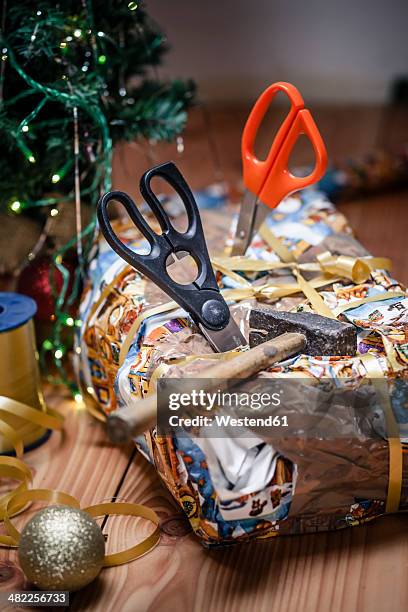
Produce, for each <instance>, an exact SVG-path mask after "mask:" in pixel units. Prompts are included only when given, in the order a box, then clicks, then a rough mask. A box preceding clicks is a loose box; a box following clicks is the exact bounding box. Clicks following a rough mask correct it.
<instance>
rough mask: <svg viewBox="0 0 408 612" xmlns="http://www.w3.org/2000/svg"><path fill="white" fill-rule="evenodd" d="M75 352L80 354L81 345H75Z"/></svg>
mask: <svg viewBox="0 0 408 612" xmlns="http://www.w3.org/2000/svg"><path fill="white" fill-rule="evenodd" d="M75 352H76V354H77V355H80V354H81V353H82V349H81V347H80V346H77V347H76V348H75Z"/></svg>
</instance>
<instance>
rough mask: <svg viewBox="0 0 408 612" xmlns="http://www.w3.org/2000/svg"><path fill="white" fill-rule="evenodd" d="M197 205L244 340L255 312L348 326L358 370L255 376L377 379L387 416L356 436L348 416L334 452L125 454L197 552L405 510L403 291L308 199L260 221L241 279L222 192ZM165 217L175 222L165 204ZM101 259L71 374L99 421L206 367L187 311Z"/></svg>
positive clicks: (231, 445)
mask: <svg viewBox="0 0 408 612" xmlns="http://www.w3.org/2000/svg"><path fill="white" fill-rule="evenodd" d="M197 200H198V204H199V206H200V208H201V210H202V216H203V223H204V228H205V229H206V231H207V242H208V245H209V251H210V255H213V254H215V256H214V267H215V270H216V272H217V280H218V281H219V284H220V287H221V288H222V290H223V291H224V295H225V297H226V299H227V300H228V302H229V304H230V308H231V312H232V314H233V316H234V318H235V320H236V321H237V323H238V324H239V325H240V327H241V330H242V331H243V333H244V334H245V335H246V336H247V337H248V315H249V311H250V308H251V305H253V304H254V303H256V301H257V300H259V301H261V302H263V303H267V304H270V305H271V307H273V308H278V309H281V310H292V311H296V310H300V311H301V310H306V311H313V310H316V308H323V311H322V312H325V309H329V310H330V312H331V313H334V314H335V315H336V316H338V317H339V318H341V319H343V320H345V321H348V322H350V323H352V324H354V325H356V326H357V329H358V353H357V355H356V356H355V357H332V356H330V355H322V356H319V357H310V356H308V355H298V356H295V357H293V358H291V359H289V360H287V361H285V362H284V363H283V364H281V365H279V366H275V367H272V368H271V369H270V371H268V372H263V373H260V374H259V376H261V377H262V376H272V377H283V378H285V377H286V378H287V377H299V378H300V377H307V378H309V379H312V380H313V381H314V382H315V383H316V384H317V385H319V384H320V383H321V382H324V380H325V379H327V378H329V379H335V380H336V381H340V383H338V384H342V382H341V381H344V384H350V381H355V382H356V384H357V383H359V382H361V381H366V380H367V381H368V382H369V383H370V381H372V379H381V380H382V381H383V382H384V383H385V384H386V385H387V389H388V396H387V397H388V399H387V404H388V408H387V410H388V412H387V414H385V412H386V411H385V409H384V413H383V412H382V411H380V414H379V413H378V411H377V412H376V413H375V414H374V413H373V416H372V419H371V417H370V418H368V424H367V422H366V423H365V425H364V427H365V428H366V429H364V427H363V428H361V427H360V425H359V420H358V418H355V415H354V416H353V415H351V417H350V422H349V423H346V425H347V426H349V427H350V432H351V433H350V438H345V437H343V438H341V439H338V440H335V441H332V440H317V439H307V440H305V439H297V440H293V439H282V440H281V439H276V438H274V439H273V440H268V439H265V437H264V436H262V435H259V437H257V436H254V435H253V434H252V435H251V436H249V437H248V438H228V437H227V438H224V439H218V438H217V439H208V438H194V437H192V436H191V437H189V436H182V437H180V436H179V437H178V436H176V435H174V436H166V437H160V436H158V435H157V432H156V431H155V429H152V430H151V431H148V432H146V433H145V434H144V435H143V436H140V437H139V438H137V439H136V440H135V443H136V445H137V447H138V449H139V451H140V452H141V453H142V454H143V455H144V456H145V457H146V459H147V460H148V461H150V462H151V463H152V464H153V465H154V466H155V468H156V470H157V472H158V474H159V476H160V478H161V479H162V481H163V483H164V485H165V486H166V487H167V488H168V490H169V491H170V492H171V494H172V496H173V497H174V499H175V500H176V501H177V503H178V504H179V505H180V506H181V508H182V509H183V510H184V512H185V513H186V515H187V517H188V519H189V520H190V522H191V525H192V528H193V530H194V532H195V533H196V535H197V536H198V537H199V538H200V540H201V541H202V543H203V544H204V545H205V546H209V547H210V546H221V545H226V544H232V543H238V542H242V541H248V540H250V539H254V538H256V539H258V538H259V539H260V538H262V539H265V538H270V537H276V536H278V535H283V534H293V533H309V532H316V531H322V530H328V529H338V528H342V527H346V526H353V525H358V524H360V523H363V522H366V521H369V520H371V519H373V518H375V517H377V516H380V515H382V514H384V513H386V512H390V511H396V510H405V509H407V505H408V488H407V487H408V483H407V478H406V474H407V449H408V410H407V408H408V406H407V400H406V398H407V392H406V390H407V378H408V295H407V293H406V290H405V288H404V287H403V286H401V285H400V284H399V283H398V281H397V280H394V279H393V278H392V276H391V275H390V272H389V271H388V270H387V269H385V268H388V267H389V266H388V265H385V264H384V266H385V267H384V268H382V267H377V265H378V266H381V265H383V264H382V261H383V260H382V259H373V258H371V257H370V254H369V253H367V252H366V250H365V249H364V248H363V247H362V246H361V244H360V243H359V242H358V241H357V240H356V239H355V238H354V237H353V233H352V230H351V228H350V227H349V225H348V223H347V220H346V219H345V217H344V216H343V215H342V214H340V213H339V212H338V211H337V210H336V208H335V206H334V205H333V204H332V203H331V202H330V201H329V200H328V198H327V196H326V195H325V193H324V192H322V191H316V190H314V189H308V190H305V191H303V192H302V193H301V194H300V195H298V196H292V197H289V198H287V199H286V200H284V201H283V202H282V203H281V204H280V205H279V206H278V207H277V208H276V209H275V210H274V211H271V214H270V215H269V218H268V219H267V221H266V223H265V225H264V227H263V228H262V231H260V234H259V235H257V236H255V237H254V240H253V241H252V244H251V246H250V248H249V249H248V251H247V254H246V260H247V261H248V262H249V264H247V266H246V269H245V270H244V271H243V270H240V269H239V267H240V264H239V263H237V262H236V261H232V259H231V258H229V257H228V245H230V244H231V236H232V235H233V230H234V225H235V224H236V213H235V214H232V215H230V214H229V212H228V214H227V213H226V212H225V211H226V210H227V209H226V208H225V206H226V204H227V202H226V201H227V192H226V190H225V189H224V188H223V186H222V185H215V186H211V187H209V188H208V189H207V190H205V191H204V192H201V193H199V194H197ZM167 205H168V206H169V207H170V208H173V209H174V210H173V213H174V215H175V216H177V214H178V212H179V211H178V210H177V205H176V203H175V202H173V201H169V202H168V203H167ZM206 209H211V210H206ZM228 210H229V209H228ZM367 214H369V209H368V211H367ZM116 231H117V232H119V234H120V237H121V240H122V241H123V242H125V243H126V244H127V245H128V246H129V247H130V248H134V249H137V250H140V249H143V248H145V247H146V243H145V241H144V239H142V237H141V236H140V234H139V233H138V231H137V229H136V228H134V227H133V226H132V225H131V224H127V223H126V222H123V221H122V222H116ZM224 243H225V247H226V250H223V247H224ZM98 247H99V248H98V255H97V256H96V257H95V259H94V260H93V261H92V263H91V266H90V271H89V280H88V283H87V286H86V288H85V291H84V294H83V296H82V301H81V309H80V310H81V312H80V316H81V319H82V320H83V321H84V325H83V326H82V328H81V330H80V332H79V335H78V338H77V343H78V347H80V348H81V351H80V355H79V357H78V363H77V369H78V376H79V379H80V383H81V388H82V389H83V390H84V392H85V390H88V393H90V394H92V396H93V398H94V399H95V400H96V402H97V404H98V406H99V407H100V409H101V410H103V412H104V413H105V414H109V413H111V412H112V411H115V410H121V409H122V408H123V407H125V406H129V405H131V404H132V402H134V401H135V400H138V399H140V398H143V397H145V396H146V395H147V394H148V393H149V391H151V390H152V389H153V388H154V385H155V384H156V381H157V378H158V377H159V376H163V375H165V376H167V377H168V376H186V375H192V376H193V375H194V372H196V371H198V370H200V369H201V368H204V367H206V366H208V365H209V364H210V363H213V362H214V361H213V359H214V358H217V356H216V355H212V354H211V353H212V350H211V348H210V346H209V345H208V343H207V342H206V340H205V339H204V337H203V336H201V334H200V333H199V332H198V330H197V328H196V327H195V325H194V323H193V322H192V320H191V319H190V317H189V316H188V314H187V313H186V312H185V311H183V310H182V309H172V310H169V309H166V308H165V305H166V304H167V303H168V302H169V298H168V297H167V296H166V295H165V294H164V293H163V292H162V291H161V290H159V289H158V288H157V287H155V286H154V285H153V284H152V283H151V282H150V281H148V280H147V279H146V278H143V277H142V276H141V275H140V274H139V273H138V272H137V271H135V270H134V269H132V268H131V267H130V266H129V265H127V264H126V263H125V262H124V261H122V260H121V259H120V258H119V257H118V256H117V255H116V254H115V253H114V252H113V251H112V250H111V249H110V248H109V247H108V245H107V244H106V242H105V241H104V239H103V238H102V237H101V238H99V243H98ZM378 251H379V252H378V253H376V254H375V255H378V256H381V255H383V253H381V252H380V251H381V245H378ZM282 261H284V262H286V263H287V265H288V267H287V268H285V267H283V266H282V265H280V264H281V263H282ZM384 261H385V260H384ZM251 262H252V264H253V262H258V263H255V265H253V266H252V267H253V268H256V267H257V266H258V269H248V268H251ZM316 294H317V295H316ZM163 305H164V307H163V308H160V307H161V306H163ZM366 421H367V419H366ZM390 423H392V427H391V425H390ZM367 428H368V429H367ZM391 428H393V439H392V440H391V439H390V430H391ZM374 429H375V432H376V435H374V436H373V435H372V432H373V430H374Z"/></svg>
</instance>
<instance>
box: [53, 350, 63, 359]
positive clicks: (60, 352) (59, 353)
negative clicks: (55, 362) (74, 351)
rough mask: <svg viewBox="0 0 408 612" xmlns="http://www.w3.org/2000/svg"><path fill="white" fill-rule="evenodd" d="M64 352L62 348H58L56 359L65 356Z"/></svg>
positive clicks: (55, 354)
mask: <svg viewBox="0 0 408 612" xmlns="http://www.w3.org/2000/svg"><path fill="white" fill-rule="evenodd" d="M63 354H64V353H63V352H62V351H61V349H57V350H56V351H55V353H54V357H55V359H61V357H62V356H63Z"/></svg>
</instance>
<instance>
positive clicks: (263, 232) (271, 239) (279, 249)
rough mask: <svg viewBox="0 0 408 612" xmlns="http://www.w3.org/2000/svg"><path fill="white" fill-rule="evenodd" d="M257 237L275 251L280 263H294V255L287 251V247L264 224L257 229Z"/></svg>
mask: <svg viewBox="0 0 408 612" xmlns="http://www.w3.org/2000/svg"><path fill="white" fill-rule="evenodd" d="M259 235H260V236H261V238H262V239H263V240H265V242H266V243H267V244H268V245H269V246H270V247H271V248H272V249H273V250H274V251H275V253H276V254H277V255H278V257H279V259H281V260H282V261H286V262H289V261H295V255H294V253H292V251H289V249H288V248H287V246H285V245H284V244H283V242H282V241H281V240H279V238H278V237H277V236H275V234H274V233H273V232H272V231H271V230H270V229H269V227H268V226H267V225H266V223H263V224H262V225H261V227H260V229H259Z"/></svg>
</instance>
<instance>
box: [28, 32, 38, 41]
mask: <svg viewBox="0 0 408 612" xmlns="http://www.w3.org/2000/svg"><path fill="white" fill-rule="evenodd" d="M36 38H37V37H36V35H35V34H33V35H32V36H31V39H30V40H31V42H34V41H35V39H36Z"/></svg>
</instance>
